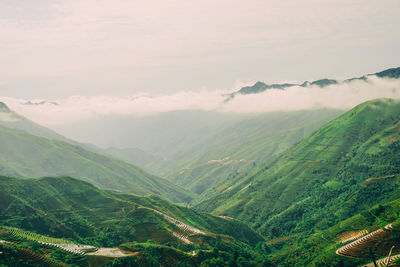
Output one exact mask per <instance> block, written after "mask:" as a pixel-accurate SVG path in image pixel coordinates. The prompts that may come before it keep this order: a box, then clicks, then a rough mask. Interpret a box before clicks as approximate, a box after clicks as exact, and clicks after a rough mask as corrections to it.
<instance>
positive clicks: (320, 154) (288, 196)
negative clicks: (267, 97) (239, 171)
mask: <svg viewBox="0 0 400 267" xmlns="http://www.w3.org/2000/svg"><path fill="white" fill-rule="evenodd" d="M399 174H400V102H398V101H395V100H390V99H380V100H373V101H368V102H366V103H363V104H361V105H359V106H357V107H355V108H354V109H352V110H350V111H348V112H346V113H345V114H343V115H342V116H340V117H338V118H337V119H335V120H333V121H331V122H329V123H328V124H326V125H325V126H323V127H321V128H320V129H319V130H317V131H316V132H315V133H314V134H312V135H311V136H310V137H308V138H306V139H305V140H303V141H301V142H300V143H298V144H296V145H295V146H293V147H292V148H291V149H289V150H287V151H285V152H284V153H282V154H280V155H278V156H275V157H273V158H271V159H270V160H268V161H266V162H265V163H263V164H260V166H257V167H255V168H253V169H252V170H250V171H249V174H248V175H247V176H246V178H244V179H242V180H241V181H240V182H239V183H237V184H235V185H233V186H232V187H231V188H230V190H228V191H226V192H224V193H222V194H220V195H219V196H217V197H214V198H211V199H209V200H206V201H204V202H202V203H200V204H199V205H197V206H195V208H196V209H197V210H200V211H208V212H213V213H214V214H216V215H227V216H231V217H233V218H236V219H239V220H243V221H245V222H248V223H249V224H250V225H251V226H252V227H253V228H255V229H257V230H258V232H259V233H261V234H263V235H264V236H266V237H267V238H276V237H280V236H286V235H290V234H295V233H299V232H303V231H306V230H309V229H315V230H318V229H326V228H328V227H330V226H332V225H333V224H334V223H336V222H339V221H342V220H344V219H346V218H348V217H350V216H352V215H354V214H356V213H358V212H360V211H362V210H364V209H367V208H369V207H371V206H373V205H375V204H379V203H382V202H385V201H390V200H392V199H396V198H398V197H400V191H399V190H398V185H399V180H400V175H399ZM376 177H387V178H385V179H370V180H368V179H369V178H376Z"/></svg>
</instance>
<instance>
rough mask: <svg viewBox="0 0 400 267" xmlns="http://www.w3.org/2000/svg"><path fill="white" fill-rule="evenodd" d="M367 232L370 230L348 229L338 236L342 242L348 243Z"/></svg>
mask: <svg viewBox="0 0 400 267" xmlns="http://www.w3.org/2000/svg"><path fill="white" fill-rule="evenodd" d="M365 234H368V231H367V230H365V229H364V230H353V231H347V232H344V233H341V234H338V235H337V236H336V237H337V238H339V239H340V242H342V243H347V242H349V241H351V240H355V239H358V238H360V237H362V236H363V235H365Z"/></svg>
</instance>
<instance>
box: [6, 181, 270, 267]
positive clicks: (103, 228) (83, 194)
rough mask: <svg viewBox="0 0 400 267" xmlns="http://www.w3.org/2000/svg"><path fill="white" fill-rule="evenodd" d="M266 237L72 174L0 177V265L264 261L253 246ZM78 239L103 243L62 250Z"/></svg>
mask: <svg viewBox="0 0 400 267" xmlns="http://www.w3.org/2000/svg"><path fill="white" fill-rule="evenodd" d="M2 240H5V241H6V242H4V241H2ZM262 241H263V238H262V237H261V236H260V235H258V234H256V233H255V232H254V231H253V230H251V229H250V228H249V227H248V226H246V225H245V224H243V223H241V222H239V221H236V220H229V219H224V218H220V217H216V216H212V215H209V214H205V213H199V212H195V211H193V210H191V209H188V208H185V207H182V206H177V205H174V204H172V203H171V202H168V201H165V200H163V199H161V198H159V197H155V196H137V195H133V194H122V193H118V192H114V191H103V190H101V189H99V188H97V187H95V186H93V185H91V184H89V183H87V182H84V181H81V180H78V179H75V178H71V177H45V178H40V179H28V178H12V177H6V176H0V250H1V251H2V252H4V253H6V254H5V257H3V256H4V254H0V265H1V263H5V264H11V263H16V262H17V261H18V262H20V263H21V264H22V263H24V264H25V263H27V262H29V263H30V264H32V265H29V264H28V265H26V266H61V265H62V263H67V264H68V265H70V264H72V265H73V266H76V265H77V266H87V265H88V263H89V264H94V265H99V264H100V263H102V264H104V263H107V262H108V263H107V264H108V265H107V266H137V265H138V264H139V265H140V266H142V265H145V266H158V265H159V264H162V265H163V266H175V264H178V263H179V262H181V261H183V262H188V263H190V266H198V265H200V263H201V262H203V261H211V262H212V261H213V259H214V258H221V259H220V260H223V261H224V262H229V261H236V260H239V261H240V259H238V258H240V257H246V261H251V260H255V261H259V260H261V259H262V256H261V255H259V254H258V252H256V251H255V245H256V244H257V243H259V242H262ZM40 242H41V243H40ZM57 244H59V245H57ZM79 245H91V246H95V247H97V248H100V250H99V253H97V252H96V253H93V254H91V253H87V254H85V255H83V256H82V255H81V254H83V253H80V252H78V253H75V254H74V249H71V250H67V251H65V250H62V247H68V246H70V247H71V246H72V247H73V246H79ZM102 247H108V248H112V247H114V248H115V249H116V250H121V249H122V250H123V251H125V253H126V254H127V255H128V256H129V255H131V256H132V257H131V256H129V257H128V258H120V259H116V258H114V257H112V256H108V257H104V256H102V254H101V253H102V252H101V250H102ZM103 253H104V252H103ZM96 255H97V256H96ZM10 259H12V260H11V262H10ZM150 263H151V264H150ZM129 264H132V265H129ZM135 264H136V265H135Z"/></svg>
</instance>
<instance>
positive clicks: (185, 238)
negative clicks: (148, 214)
mask: <svg viewBox="0 0 400 267" xmlns="http://www.w3.org/2000/svg"><path fill="white" fill-rule="evenodd" d="M153 211H154V212H155V213H157V214H159V215H161V216H163V217H164V218H165V219H166V220H167V221H168V222H170V223H172V224H174V225H175V226H177V227H178V229H179V231H175V232H173V233H172V234H173V235H174V236H175V237H176V238H177V239H179V240H180V241H181V242H183V243H185V244H191V243H192V242H191V241H190V240H189V237H190V236H191V235H198V234H202V235H205V234H206V233H205V232H203V231H201V230H199V229H197V228H194V227H192V226H190V225H188V224H186V223H184V222H181V221H179V220H176V219H174V218H172V217H171V216H168V215H167V214H164V213H162V212H160V211H158V210H153Z"/></svg>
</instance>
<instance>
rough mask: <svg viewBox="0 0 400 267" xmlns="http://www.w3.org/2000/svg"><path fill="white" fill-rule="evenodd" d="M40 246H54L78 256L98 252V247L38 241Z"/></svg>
mask: <svg viewBox="0 0 400 267" xmlns="http://www.w3.org/2000/svg"><path fill="white" fill-rule="evenodd" d="M38 242H39V243H40V244H43V245H46V246H52V247H56V248H59V249H62V250H65V251H67V252H70V253H73V254H78V255H83V254H85V253H87V252H92V251H96V250H98V249H97V248H96V247H93V246H88V245H76V244H63V243H46V242H42V241H38Z"/></svg>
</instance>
